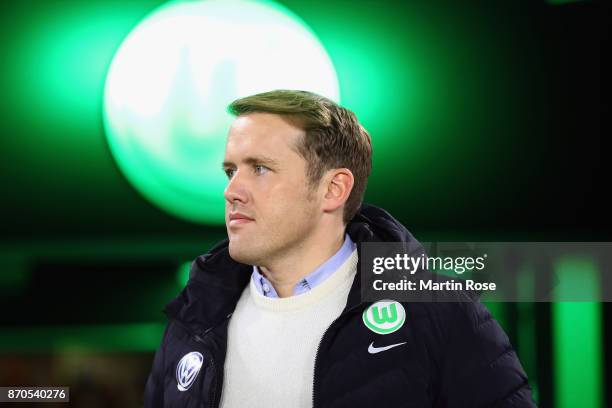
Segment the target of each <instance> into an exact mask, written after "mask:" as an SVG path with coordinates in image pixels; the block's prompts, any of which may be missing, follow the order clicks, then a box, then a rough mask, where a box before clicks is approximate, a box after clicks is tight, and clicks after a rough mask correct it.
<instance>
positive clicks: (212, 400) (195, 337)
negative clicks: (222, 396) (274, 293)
mask: <svg viewBox="0 0 612 408" xmlns="http://www.w3.org/2000/svg"><path fill="white" fill-rule="evenodd" d="M231 316H232V313H230V314H229V315H227V316H226V317H225V319H224V320H223V321H222V322H220V323H218V324H216V325H214V326H211V327H209V328H207V329H206V330H204V331H203V332H202V333H201V335H200V334H198V333H195V332H194V331H193V330H191V328H190V327H189V326H187V325H186V324H185V323H183V322H182V321H180V320H178V319H172V320H174V321H175V322H176V323H178V324H179V325H180V326H181V327H182V328H183V329H185V331H187V333H189V335H190V336H191V337H192V338H193V340H195V341H196V342H198V343H202V344H205V343H204V337H206V336H207V335H208V334H209V333H210V332H211V331H212V330H213V329H214V328H215V327H218V326H220V325H221V324H222V323H224V322H225V321H226V320H227V319H229V318H230V317H231ZM208 354H209V356H210V366H211V367H212V369H213V373H214V377H213V386H212V387H211V388H212V392H211V398H210V403H209V404H208V406H209V407H210V408H216V407H217V403H216V397H217V387H218V385H217V377H218V374H217V366H216V364H215V360H214V359H213V356H212V353H208Z"/></svg>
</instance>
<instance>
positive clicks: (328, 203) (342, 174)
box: [323, 168, 355, 212]
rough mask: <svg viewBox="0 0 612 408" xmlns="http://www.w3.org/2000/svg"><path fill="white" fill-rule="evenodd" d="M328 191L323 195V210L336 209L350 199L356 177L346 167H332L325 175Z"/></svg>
mask: <svg viewBox="0 0 612 408" xmlns="http://www.w3.org/2000/svg"><path fill="white" fill-rule="evenodd" d="M325 179H326V180H327V181H326V183H325V184H326V187H325V188H326V191H325V195H324V196H323V210H325V211H330V212H331V211H335V210H337V209H338V208H341V207H342V206H343V205H344V203H346V200H348V198H349V195H350V194H351V191H352V190H353V185H354V184H355V178H354V177H353V173H352V172H351V171H350V170H349V169H346V168H342V169H332V170H329V171H328V174H326V175H325Z"/></svg>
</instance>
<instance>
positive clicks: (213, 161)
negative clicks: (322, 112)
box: [104, 0, 339, 224]
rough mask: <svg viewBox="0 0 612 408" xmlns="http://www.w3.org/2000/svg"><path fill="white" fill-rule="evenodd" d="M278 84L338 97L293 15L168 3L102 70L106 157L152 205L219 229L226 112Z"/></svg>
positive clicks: (238, 1)
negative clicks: (235, 102) (105, 71)
mask: <svg viewBox="0 0 612 408" xmlns="http://www.w3.org/2000/svg"><path fill="white" fill-rule="evenodd" d="M279 88H294V89H304V90H309V91H313V92H316V93H319V94H322V95H325V96H328V97H330V98H331V99H334V100H336V101H337V100H338V99H339V90H338V81H337V78H336V73H335V70H334V67H333V65H332V63H331V60H330V59H329V57H328V56H327V53H326V52H325V50H324V49H323V47H322V46H321V44H320V43H319V41H318V40H317V38H316V37H315V36H314V34H313V33H312V32H311V31H310V30H309V29H308V28H307V26H306V25H305V24H304V22H302V21H301V20H300V19H299V18H298V17H297V16H295V15H293V14H292V13H291V12H290V11H289V10H287V9H285V8H283V7H281V6H280V5H278V4H275V3H273V2H268V1H246V0H235V1H212V0H211V1H204V2H173V3H170V4H168V5H165V6H163V7H161V8H159V9H158V10H156V11H155V12H153V13H152V14H151V15H150V16H149V17H147V18H146V19H145V20H144V21H143V22H142V23H141V24H140V25H138V26H137V27H136V28H135V29H134V30H133V31H132V32H131V33H130V35H129V36H128V37H127V38H126V40H125V41H124V42H123V44H122V45H121V47H120V49H119V50H118V51H117V53H116V55H115V57H114V59H113V62H112V64H111V67H110V70H109V73H108V77H107V80H106V85H105V94H104V112H105V117H104V119H105V128H106V134H107V137H108V142H109V145H110V148H111V151H112V153H113V155H114V157H115V159H116V161H117V163H118V165H119V168H120V169H121V170H122V171H123V173H124V174H125V176H126V177H127V179H128V180H129V181H130V182H131V183H132V184H133V186H134V187H135V188H136V189H137V190H138V191H139V192H140V193H142V195H143V196H144V197H146V198H147V199H148V200H150V201H151V202H152V203H154V204H155V205H157V206H159V207H160V208H162V209H164V210H165V211H167V212H169V213H171V214H173V215H175V216H177V217H180V218H183V219H186V220H189V221H194V222H201V223H209V224H211V223H212V224H215V223H216V224H222V223H223V222H224V205H223V204H224V199H223V190H224V188H225V185H226V178H225V175H224V174H223V172H222V171H221V168H220V163H221V161H222V160H223V154H224V147H225V136H226V134H227V129H228V127H229V125H230V123H231V120H232V118H231V117H230V115H229V114H228V113H226V112H225V110H226V107H227V105H228V104H229V103H230V102H231V101H232V100H234V99H236V98H238V97H241V96H246V95H250V94H253V93H257V92H261V91H267V90H272V89H279Z"/></svg>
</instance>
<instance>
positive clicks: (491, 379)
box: [438, 301, 536, 408]
mask: <svg viewBox="0 0 612 408" xmlns="http://www.w3.org/2000/svg"><path fill="white" fill-rule="evenodd" d="M455 311H456V315H455V316H454V321H453V322H451V325H452V328H451V330H450V334H449V339H448V341H449V344H448V348H447V354H446V356H445V362H444V367H443V369H442V370H443V371H442V381H441V384H442V389H441V394H440V399H439V400H438V402H439V404H438V406H439V407H447V408H455V407H457V408H458V407H521V408H522V407H535V406H536V405H535V403H534V402H533V400H532V398H531V388H530V386H529V384H528V382H527V375H526V374H525V371H524V370H523V367H522V366H521V363H520V361H519V359H518V357H517V355H516V352H515V351H514V349H513V348H512V345H511V344H510V341H509V339H508V336H507V335H506V333H504V331H503V330H502V328H501V327H500V326H499V324H498V323H497V321H495V320H494V319H493V317H492V316H491V313H490V312H489V311H488V310H487V309H486V307H485V306H484V305H482V304H481V303H480V302H478V301H474V302H464V303H459V304H458V307H457V308H455Z"/></svg>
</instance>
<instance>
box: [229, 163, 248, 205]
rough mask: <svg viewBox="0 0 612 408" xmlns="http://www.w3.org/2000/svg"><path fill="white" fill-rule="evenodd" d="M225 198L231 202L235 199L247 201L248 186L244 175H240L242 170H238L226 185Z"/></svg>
mask: <svg viewBox="0 0 612 408" xmlns="http://www.w3.org/2000/svg"><path fill="white" fill-rule="evenodd" d="M224 195H225V199H226V200H227V201H228V202H229V203H230V204H231V203H233V202H234V201H240V202H242V203H246V202H247V198H248V194H247V192H246V186H245V184H244V180H243V177H242V176H241V175H240V171H238V170H236V171H235V173H234V175H233V176H232V178H231V179H230V180H229V183H227V187H225V193H224Z"/></svg>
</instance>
